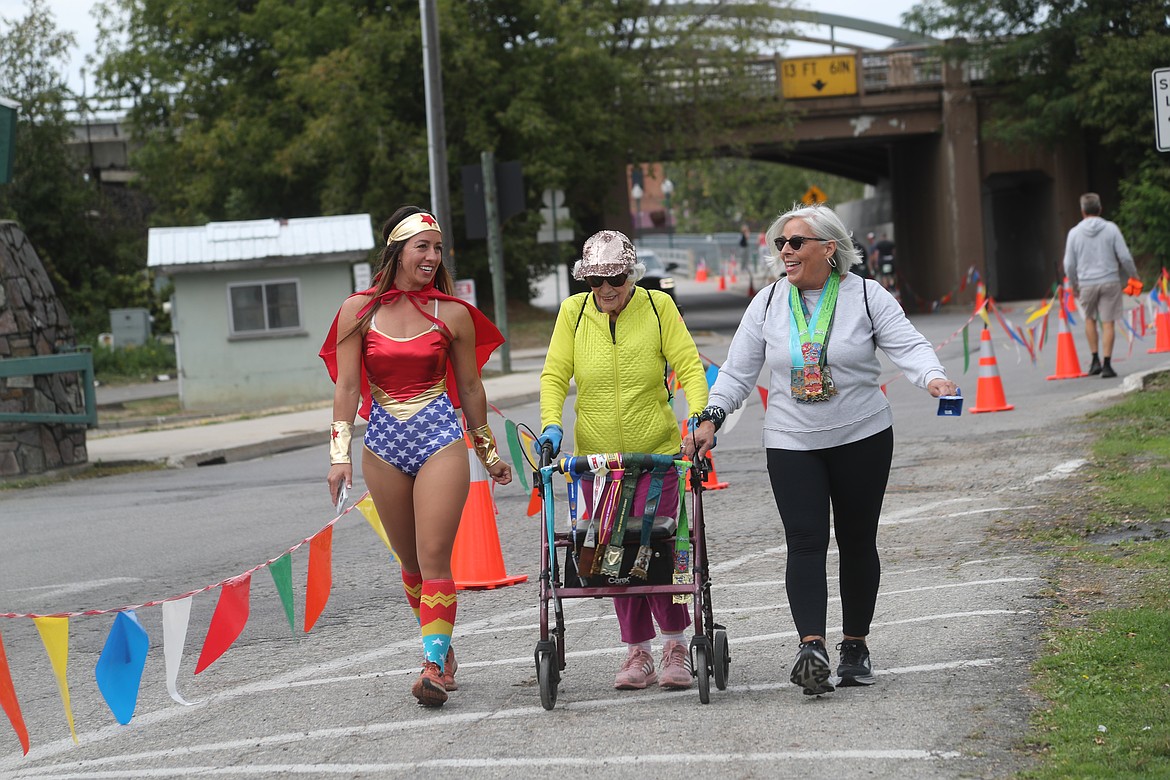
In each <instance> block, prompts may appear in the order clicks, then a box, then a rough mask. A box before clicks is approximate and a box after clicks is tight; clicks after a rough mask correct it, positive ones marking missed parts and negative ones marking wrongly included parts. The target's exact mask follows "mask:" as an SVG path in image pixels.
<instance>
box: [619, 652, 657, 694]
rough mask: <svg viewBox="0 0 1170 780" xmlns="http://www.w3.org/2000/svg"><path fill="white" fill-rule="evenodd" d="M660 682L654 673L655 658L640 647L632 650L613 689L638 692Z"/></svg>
mask: <svg viewBox="0 0 1170 780" xmlns="http://www.w3.org/2000/svg"><path fill="white" fill-rule="evenodd" d="M657 681H658V675H657V674H655V672H654V656H652V655H650V654H649V653H647V652H646V651H645V650H643V649H642V648H640V647H638V646H636V645H635V646H634V647H631V648H630V654H629V655H628V656H626V661H625V663H623V664H622V668H621V669H620V670H619V671H618V673H617V677H615V678H614V681H613V687H614V688H617V689H618V690H619V691H637V690H641V689H642V688H645V687H646V686H647V685H653V684H654V683H656V682H657Z"/></svg>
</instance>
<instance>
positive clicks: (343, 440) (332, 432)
mask: <svg viewBox="0 0 1170 780" xmlns="http://www.w3.org/2000/svg"><path fill="white" fill-rule="evenodd" d="M352 439H353V423H348V422H343V421H341V420H334V421H333V424H332V425H330V426H329V463H330V465H332V464H335V463H349V462H350V459H349V443H350V441H351V440H352Z"/></svg>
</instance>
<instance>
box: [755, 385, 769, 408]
mask: <svg viewBox="0 0 1170 780" xmlns="http://www.w3.org/2000/svg"><path fill="white" fill-rule="evenodd" d="M756 389H757V390H759V391H760V403H762V404H763V405H764V408H765V409H767V408H768V388H766V387H761V386H760V385H756Z"/></svg>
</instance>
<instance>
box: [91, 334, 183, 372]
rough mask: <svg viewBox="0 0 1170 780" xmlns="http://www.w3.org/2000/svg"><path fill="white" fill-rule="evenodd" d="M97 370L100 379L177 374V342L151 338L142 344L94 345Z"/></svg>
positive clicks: (95, 370) (94, 361) (94, 360)
mask: <svg viewBox="0 0 1170 780" xmlns="http://www.w3.org/2000/svg"><path fill="white" fill-rule="evenodd" d="M89 346H90V350H91V351H92V352H93V372H94V375H95V376H96V377H97V379H98V380H100V381H102V382H110V381H114V380H118V379H146V378H152V377H154V376H155V375H157V374H173V373H175V368H176V363H175V345H174V344H172V343H163V342H162V341H160V340H159V339H154V338H152V339H149V340H147V342H146V343H145V344H143V345H142V346H136V345H133V344H132V345H129V346H125V347H115V348H114V349H110V348H108V347H104V346H101V345H97V344H91V345H89Z"/></svg>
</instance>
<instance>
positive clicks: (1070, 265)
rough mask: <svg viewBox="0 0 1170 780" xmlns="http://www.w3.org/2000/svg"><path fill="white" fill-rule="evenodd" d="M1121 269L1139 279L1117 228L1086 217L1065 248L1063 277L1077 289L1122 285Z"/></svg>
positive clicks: (1099, 218) (1070, 236) (1071, 234)
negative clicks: (1100, 285)
mask: <svg viewBox="0 0 1170 780" xmlns="http://www.w3.org/2000/svg"><path fill="white" fill-rule="evenodd" d="M1118 266H1120V267H1121V268H1123V269H1124V270H1125V273H1126V274H1128V276H1127V277H1126V278H1132V277H1135V276H1137V275H1138V272H1137V267H1136V266H1135V265H1134V264H1133V255H1131V254H1130V253H1129V247H1127V246H1126V245H1125V238H1124V237H1123V236H1122V235H1121V230H1120V229H1119V228H1118V227H1117V225H1115V224H1113V223H1112V222H1110V221H1109V220H1107V219H1102V218H1101V217H1085V218H1084V219H1082V220H1081V221H1080V222H1078V223H1077V224H1076V225H1075V226H1074V227H1073V229H1072V230H1070V231H1068V240H1067V241H1065V244H1064V275H1065V276H1067V277H1068V280H1069V282H1070V283H1071V284H1072V285H1073V286H1074V287H1080V286H1082V285H1085V286H1088V285H1095V284H1117V285H1120V284H1121V276H1120V275H1119V274H1118Z"/></svg>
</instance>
